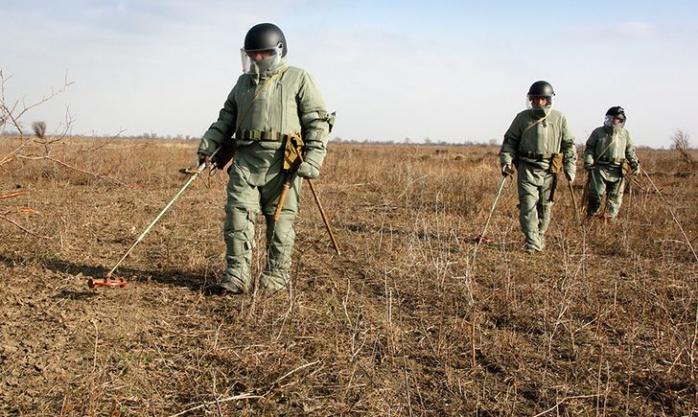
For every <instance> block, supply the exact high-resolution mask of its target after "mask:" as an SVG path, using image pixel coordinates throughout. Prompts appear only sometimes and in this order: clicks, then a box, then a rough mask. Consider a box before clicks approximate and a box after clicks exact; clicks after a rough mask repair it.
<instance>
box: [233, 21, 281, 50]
mask: <svg viewBox="0 0 698 417" xmlns="http://www.w3.org/2000/svg"><path fill="white" fill-rule="evenodd" d="M276 48H281V50H282V52H281V56H282V57H284V56H286V52H288V48H287V47H286V37H285V36H284V33H283V32H282V31H281V29H279V27H278V26H276V25H275V24H273V23H260V24H257V25H254V26H252V28H250V30H248V31H247V35H245V47H244V49H245V51H264V50H268V49H276Z"/></svg>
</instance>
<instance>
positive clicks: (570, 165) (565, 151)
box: [560, 116, 577, 179]
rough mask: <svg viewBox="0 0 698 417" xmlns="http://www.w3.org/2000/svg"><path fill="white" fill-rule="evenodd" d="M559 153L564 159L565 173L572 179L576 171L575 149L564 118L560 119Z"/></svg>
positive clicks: (570, 131)
mask: <svg viewBox="0 0 698 417" xmlns="http://www.w3.org/2000/svg"><path fill="white" fill-rule="evenodd" d="M561 123H562V125H561V130H560V134H561V136H562V137H561V138H560V151H561V152H562V155H563V158H564V165H565V167H564V169H565V172H566V173H567V174H568V175H569V176H570V177H571V178H572V179H574V177H575V174H576V171H577V149H576V148H575V146H574V134H573V133H572V129H571V128H570V126H569V123H568V122H567V118H566V117H564V116H563V117H562V122H561Z"/></svg>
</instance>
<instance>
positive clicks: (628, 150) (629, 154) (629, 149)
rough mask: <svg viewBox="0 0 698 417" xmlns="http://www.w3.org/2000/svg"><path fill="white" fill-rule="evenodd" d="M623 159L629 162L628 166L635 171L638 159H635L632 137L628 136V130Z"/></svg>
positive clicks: (638, 163)
mask: <svg viewBox="0 0 698 417" xmlns="http://www.w3.org/2000/svg"><path fill="white" fill-rule="evenodd" d="M625 159H627V160H628V162H630V166H631V167H632V169H633V171H637V167H638V166H639V165H640V161H639V160H638V159H637V154H636V153H635V142H633V138H632V137H630V132H628V140H627V142H626V144H625Z"/></svg>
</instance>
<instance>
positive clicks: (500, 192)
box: [478, 176, 507, 243]
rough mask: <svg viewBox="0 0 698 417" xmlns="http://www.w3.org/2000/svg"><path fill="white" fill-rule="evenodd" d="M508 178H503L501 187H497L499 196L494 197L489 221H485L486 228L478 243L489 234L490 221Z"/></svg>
mask: <svg viewBox="0 0 698 417" xmlns="http://www.w3.org/2000/svg"><path fill="white" fill-rule="evenodd" d="M506 179H507V177H505V176H502V180H501V181H499V187H497V195H496V196H495V197H494V201H493V202H492V208H491V209H490V214H489V215H488V216H487V221H485V227H483V228H482V233H481V234H480V236H479V238H478V243H479V242H480V240H482V238H484V237H485V233H486V232H487V226H489V224H490V220H491V219H492V214H493V213H494V209H495V207H497V201H499V196H501V195H502V189H504V182H505V181H506Z"/></svg>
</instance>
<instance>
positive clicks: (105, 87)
mask: <svg viewBox="0 0 698 417" xmlns="http://www.w3.org/2000/svg"><path fill="white" fill-rule="evenodd" d="M697 12H698V2H696V1H695V0H692V1H671V0H669V1H664V2H658V1H637V0H636V1H614V2H608V1H585V2H571V1H570V2H566V1H549V2H531V1H528V2H513V1H511V2H509V1H499V2H491V1H488V2H485V1H483V2H467V1H438V0H437V1H431V2H425V1H400V2H398V1H383V2H378V1H362V0H358V1H357V0H354V1H331V0H324V1H311V0H267V1H264V2H254V1H246V2H239V1H234V0H226V1H223V0H220V1H219V0H200V1H184V0H150V1H129V0H123V1H117V0H113V1H99V0H64V1H61V0H52V1H39V0H2V1H0V33H1V34H2V39H3V41H2V42H1V43H0V69H2V71H3V73H4V74H5V75H6V76H7V75H8V74H12V75H13V77H12V78H11V79H10V80H8V81H7V82H6V85H5V96H6V97H5V98H6V100H7V101H11V100H12V99H24V100H26V102H27V103H31V102H33V101H36V100H37V99H39V98H40V97H41V96H43V95H45V94H46V93H48V92H50V90H51V88H58V87H60V86H61V85H62V83H63V80H64V78H65V77H66V74H67V77H68V79H69V80H70V81H74V84H73V85H72V86H71V87H70V88H69V89H68V91H67V92H66V93H64V94H61V95H60V96H58V97H56V98H54V99H52V100H51V101H50V102H48V103H46V104H44V105H42V106H40V107H38V108H37V109H36V110H35V111H33V112H32V113H31V114H29V115H27V116H26V117H25V119H24V122H25V124H27V125H28V124H30V123H31V122H32V121H34V120H46V121H47V123H48V126H49V130H56V129H58V126H59V123H60V122H61V121H62V120H63V119H64V114H65V109H66V107H69V109H70V113H71V115H72V116H73V117H74V119H75V121H74V123H73V125H72V126H73V133H76V134H91V133H95V134H98V135H113V134H115V133H117V132H119V131H121V130H125V133H124V134H125V135H138V134H141V133H144V132H156V133H158V134H160V135H179V134H181V135H191V136H196V137H198V136H200V135H201V134H202V133H203V132H204V131H205V130H206V128H207V127H208V126H209V125H210V124H211V123H212V122H213V121H214V120H215V119H216V117H217V114H218V110H219V109H220V107H221V105H222V104H223V101H224V100H225V98H226V96H227V94H228V92H229V90H230V88H232V86H233V84H234V82H235V80H236V79H237V77H238V75H239V74H240V72H241V66H240V53H239V49H240V47H241V46H242V42H243V39H244V36H245V33H246V32H247V29H249V27H251V26H252V25H254V24H256V23H260V22H266V21H269V22H273V23H276V24H277V25H279V26H280V27H281V28H282V29H283V30H284V32H285V33H286V39H287V41H288V45H289V54H288V58H289V63H290V64H291V65H295V66H299V67H301V68H304V69H306V70H307V71H309V72H310V73H311V74H312V75H313V76H314V78H315V79H316V81H317V83H318V84H319V86H320V88H321V90H322V92H323V95H324V97H325V101H326V102H327V104H328V107H329V108H330V109H331V110H336V111H337V125H336V128H335V131H334V132H333V133H332V136H333V137H335V136H339V137H342V138H345V139H357V140H363V139H374V140H391V139H392V140H398V141H401V140H403V139H404V138H405V137H410V138H412V140H414V141H419V140H423V139H424V138H430V139H431V140H432V141H440V140H446V141H452V142H453V141H457V142H462V141H464V140H471V141H487V140H489V139H491V138H496V139H497V140H498V141H499V140H501V137H502V135H503V133H504V132H505V131H506V129H507V127H508V126H509V124H510V123H511V120H512V119H513V117H514V115H515V114H516V113H517V112H518V111H520V110H522V109H523V108H524V107H525V94H526V91H527V89H528V87H529V85H530V84H531V83H532V82H533V81H536V80H539V79H544V80H547V81H549V82H550V83H552V85H553V87H554V88H555V90H556V92H557V97H556V102H555V107H556V108H557V109H559V110H561V111H562V112H563V113H565V114H566V115H567V118H568V120H569V122H570V124H571V126H572V129H573V131H574V133H575V135H576V137H577V140H578V142H583V141H585V140H586V138H587V137H588V135H589V133H590V132H591V131H592V130H593V129H594V128H595V127H597V126H599V125H600V124H601V123H602V120H603V115H604V113H605V112H606V110H607V109H608V107H611V106H614V105H622V106H623V107H625V109H626V112H627V114H628V123H627V128H628V129H629V130H630V132H631V133H632V135H633V137H634V138H635V141H636V142H637V143H638V144H640V145H649V146H654V147H661V146H668V145H669V144H670V142H671V141H670V137H671V135H672V133H673V132H674V130H675V129H677V128H680V129H684V130H686V131H688V132H689V134H693V144H694V145H695V144H696V143H697V142H698V117H697V114H696V104H695V102H696V98H698V75H697V74H698V52H697V51H698V28H697V25H696V23H695V19H696V16H698V13H697Z"/></svg>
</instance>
